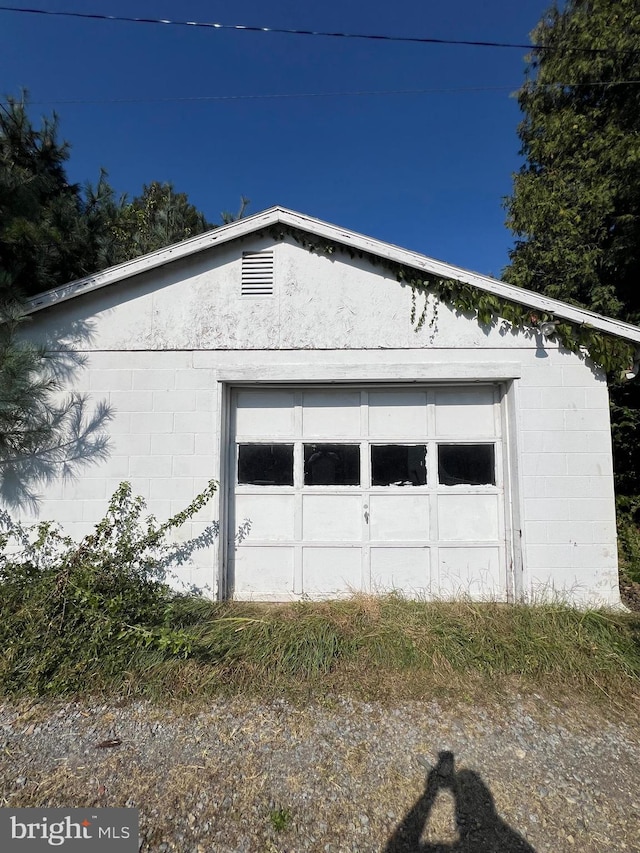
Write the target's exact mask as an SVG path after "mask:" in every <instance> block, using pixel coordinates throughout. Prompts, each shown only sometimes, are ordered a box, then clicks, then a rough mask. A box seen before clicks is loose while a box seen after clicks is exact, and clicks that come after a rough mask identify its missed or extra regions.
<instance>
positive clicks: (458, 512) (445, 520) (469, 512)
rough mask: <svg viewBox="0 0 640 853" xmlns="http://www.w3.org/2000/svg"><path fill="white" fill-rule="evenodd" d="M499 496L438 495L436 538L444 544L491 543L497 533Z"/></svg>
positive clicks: (496, 537) (495, 538) (498, 525)
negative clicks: (447, 542) (459, 542)
mask: <svg viewBox="0 0 640 853" xmlns="http://www.w3.org/2000/svg"><path fill="white" fill-rule="evenodd" d="M499 510H500V496H499V495H497V494H496V495H439V497H438V537H439V539H441V540H445V541H462V542H471V541H480V542H483V541H485V542H486V541H495V540H497V539H498V537H499V534H500V529H499V528H500V524H499Z"/></svg>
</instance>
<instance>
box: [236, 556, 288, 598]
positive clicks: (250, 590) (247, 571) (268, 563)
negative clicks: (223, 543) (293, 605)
mask: <svg viewBox="0 0 640 853" xmlns="http://www.w3.org/2000/svg"><path fill="white" fill-rule="evenodd" d="M294 557H295V554H294V549H293V548H286V547H277V546H276V547H272V548H269V547H260V546H252V547H240V548H239V549H238V550H237V552H236V559H235V567H236V568H235V593H236V595H239V596H240V597H243V598H247V597H254V598H259V597H260V596H261V595H265V596H278V595H287V594H291V593H292V592H293V588H294V565H295V560H294Z"/></svg>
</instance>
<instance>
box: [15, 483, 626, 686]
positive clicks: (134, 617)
mask: <svg viewBox="0 0 640 853" xmlns="http://www.w3.org/2000/svg"><path fill="white" fill-rule="evenodd" d="M214 488H215V484H210V486H209V487H208V489H207V490H206V491H205V492H203V494H202V495H199V496H197V497H196V499H195V500H194V501H193V502H192V504H191V505H190V506H189V507H188V508H187V509H186V510H185V511H184V512H182V513H179V514H178V515H177V516H174V517H173V518H171V519H169V520H168V521H167V522H165V523H164V524H163V525H158V524H157V523H156V521H155V519H153V518H152V517H149V518H146V519H144V520H143V512H144V508H145V507H144V501H142V499H141V498H133V497H132V495H131V489H130V487H129V485H128V484H127V483H124V484H122V485H121V487H120V488H119V489H118V490H117V492H116V493H115V494H114V496H113V498H112V499H111V502H110V504H109V509H108V511H107V514H106V516H105V518H104V519H103V520H102V521H101V522H99V524H98V525H96V528H95V531H94V532H93V533H91V534H90V535H89V536H87V537H85V538H84V539H83V540H82V541H81V542H80V543H75V542H73V541H72V540H71V539H69V538H68V537H64V536H62V535H61V534H60V533H59V532H58V531H57V530H56V529H55V528H54V527H53V526H52V525H49V524H42V525H39V526H37V528H35V529H34V530H26V529H24V528H22V527H21V526H20V525H18V524H16V523H13V522H12V521H11V519H9V518H8V516H6V514H5V515H4V516H1V517H0V648H2V655H0V692H3V693H5V694H12V695H25V694H29V695H54V696H63V695H67V696H68V695H73V694H87V693H96V692H101V693H104V692H110V693H113V692H118V693H120V694H124V695H137V696H147V697H152V698H156V699H166V698H169V697H170V698H175V699H189V700H190V701H193V700H196V699H198V698H202V699H204V698H206V697H209V696H212V695H214V694H216V693H220V692H225V693H233V692H235V693H249V692H250V693H257V694H259V695H261V696H268V695H281V694H283V693H286V694H288V695H294V694H307V693H310V692H311V693H314V694H317V695H321V694H336V693H337V692H342V693H345V692H346V693H350V694H351V695H358V696H362V697H369V698H373V697H376V698H379V697H387V698H408V697H423V696H432V695H434V692H436V691H437V692H440V691H453V692H456V693H463V694H469V695H472V696H474V695H480V694H481V692H482V691H486V689H487V687H492V688H498V689H500V687H501V686H503V685H505V686H506V685H507V684H512V683H513V682H514V680H515V681H517V682H519V683H521V684H523V685H525V684H526V685H528V686H532V687H534V688H537V689H538V690H541V691H545V690H548V691H551V692H556V691H558V690H559V689H569V690H581V691H585V692H590V693H592V694H594V693H595V694H598V695H601V694H602V693H603V692H604V693H606V694H608V695H610V696H619V695H622V694H631V693H640V614H631V613H623V612H607V611H587V612H581V611H577V610H574V609H572V608H570V607H566V606H563V605H560V604H557V605H550V604H547V605H540V606H535V607H533V606H532V607H527V606H524V605H513V606H508V605H504V604H497V603H487V604H478V603H473V602H471V601H458V602H455V603H451V602H449V603H447V602H444V601H436V602H430V603H426V602H418V601H409V600H405V599H404V598H402V597H401V596H398V595H389V596H384V597H367V596H361V595H356V596H353V597H352V598H350V599H348V600H343V601H332V602H324V603H317V604H313V603H310V602H300V603H292V604H287V605H260V604H251V603H248V604H242V603H225V604H214V603H212V602H210V601H207V600H205V599H203V598H199V597H195V596H193V595H176V594H174V593H172V592H171V591H170V590H169V588H168V587H167V586H166V585H165V584H164V583H163V582H162V565H163V560H166V559H168V558H171V559H172V560H175V559H182V558H183V557H184V549H185V547H186V546H184V545H182V546H180V547H179V548H178V550H176V548H175V547H174V546H171V545H167V544H166V542H165V540H166V534H167V532H168V531H169V530H171V529H172V528H173V527H176V526H179V525H180V524H182V523H183V522H184V520H185V519H188V518H190V517H192V516H193V514H194V513H195V512H196V511H197V510H198V509H199V508H200V507H201V506H202V505H203V504H204V503H205V502H206V500H208V499H209V497H210V496H211V494H212V493H213V489H214ZM2 525H4V531H5V532H2V529H1V528H2ZM10 541H13V542H14V543H17V548H18V550H16V549H15V548H14V549H13V550H12V548H10V547H8V546H9V543H10ZM639 547H640V546H639Z"/></svg>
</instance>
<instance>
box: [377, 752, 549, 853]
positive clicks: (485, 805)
mask: <svg viewBox="0 0 640 853" xmlns="http://www.w3.org/2000/svg"><path fill="white" fill-rule="evenodd" d="M441 790H449V791H451V793H452V794H453V798H454V801H455V821H456V828H457V830H458V835H459V840H458V841H454V842H453V843H451V844H430V843H427V842H424V841H421V837H422V834H423V832H424V830H425V828H426V826H427V822H428V821H429V817H430V814H431V810H432V808H433V805H434V803H435V801H436V797H437V795H438V792H439V791H441ZM385 853H536V851H535V850H534V848H533V847H532V846H531V845H530V844H529V843H528V842H527V841H525V840H524V838H523V837H522V836H521V835H520V834H519V833H517V832H516V831H515V830H514V829H511V827H510V826H509V825H508V824H506V823H505V822H504V821H503V820H502V819H501V818H500V817H499V815H498V813H497V812H496V808H495V805H494V802H493V797H492V796H491V791H490V790H489V788H488V787H487V786H486V785H485V784H484V782H483V781H482V779H481V777H480V775H479V774H478V773H475V772H474V771H473V770H459V771H457V772H456V771H455V769H454V755H453V753H452V752H441V753H440V755H439V757H438V763H437V764H436V766H435V767H433V768H432V769H431V770H430V771H429V773H428V774H427V781H426V783H425V789H424V792H423V794H422V795H421V796H420V797H419V799H418V800H416V802H415V803H414V805H413V806H412V807H411V809H410V810H409V811H408V812H407V814H406V815H405V817H404V820H403V821H402V823H400V824H399V826H398V827H397V828H396V830H395V831H394V832H393V834H392V835H391V837H390V838H389V841H388V842H387V846H386V847H385Z"/></svg>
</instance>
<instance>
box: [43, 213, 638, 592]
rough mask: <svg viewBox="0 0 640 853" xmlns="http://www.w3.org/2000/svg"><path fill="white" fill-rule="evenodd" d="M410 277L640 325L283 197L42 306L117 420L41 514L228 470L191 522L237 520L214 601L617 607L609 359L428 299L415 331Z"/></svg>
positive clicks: (176, 488)
mask: <svg viewBox="0 0 640 853" xmlns="http://www.w3.org/2000/svg"><path fill="white" fill-rule="evenodd" d="M398 270H404V271H405V275H406V271H407V270H415V271H416V275H417V276H421V277H423V278H424V277H425V276H434V277H437V278H441V279H448V280H452V281H459V282H466V283H468V284H471V285H473V286H474V287H475V288H477V290H478V292H480V293H482V292H488V293H491V294H495V295H496V296H499V297H500V298H502V299H506V300H510V301H512V302H514V303H516V304H518V305H526V306H530V308H531V311H532V313H534V312H538V313H539V314H540V315H541V316H542V315H543V312H544V316H547V315H553V316H554V317H555V318H556V319H557V320H561V319H566V320H568V321H570V322H572V323H576V324H582V323H589V324H591V325H592V326H593V327H595V328H596V329H599V330H601V331H602V332H604V333H607V334H610V335H614V336H619V337H621V338H624V339H627V340H629V341H632V342H635V343H636V344H638V343H640V329H638V328H636V327H634V326H629V325H627V324H624V323H620V322H618V321H614V320H611V319H608V318H604V317H599V316H598V315H595V314H592V313H590V312H587V311H582V310H580V309H578V308H575V307H573V306H569V305H566V304H564V303H561V302H557V301H554V300H550V299H546V298H545V297H543V296H540V295H539V294H534V293H530V292H527V291H524V290H521V289H519V288H515V287H512V286H509V285H506V284H504V283H502V282H499V281H496V280H493V279H490V278H487V277H484V276H480V275H477V274H474V273H470V272H468V271H465V270H462V269H459V268H457V267H452V266H450V265H448V264H444V263H441V262H438V261H434V260H432V259H429V258H426V257H424V256H422V255H418V254H416V253H413V252H409V251H406V250H403V249H400V248H397V247H395V246H391V245H388V244H385V243H382V242H380V241H377V240H373V239H370V238H367V237H364V236H362V235H359V234H355V233H353V232H350V231H346V230H344V229H342V228H338V227H336V226H333V225H329V224H327V223H324V222H320V221H318V220H316V219H312V218H310V217H308V216H304V215H301V214H298V213H294V212H291V211H288V210H284V209H282V208H272V209H271V210H268V211H266V212H264V213H261V214H257V215H256V216H252V217H249V218H247V219H243V220H241V221H238V222H235V223H232V224H230V225H227V226H224V227H222V228H219V229H217V230H214V231H212V232H209V233H208V234H205V235H202V236H199V237H195V238H193V239H191V240H187V241H185V242H184V243H181V244H179V245H177V246H173V247H170V248H168V249H164V250H162V251H159V252H155V253H153V254H150V255H147V256H145V257H142V258H139V259H137V260H134V261H131V262H128V263H126V264H122V265H120V266H118V267H114V268H112V269H109V270H106V271H104V272H102V273H99V274H97V275H94V276H90V277H89V278H86V279H83V280H82V281H78V282H74V283H72V284H70V285H68V286H66V287H63V288H59V289H57V290H54V291H50V292H49V293H46V294H43V295H41V296H39V297H37V298H35V299H34V300H33V301H32V303H31V306H30V309H31V313H32V323H31V326H30V331H29V334H30V336H33V337H34V338H37V339H41V340H42V339H45V340H48V341H49V342H50V345H51V347H52V348H58V349H63V350H64V349H74V350H76V351H82V352H84V353H85V354H86V355H87V357H88V358H87V364H86V366H85V367H84V368H83V369H82V370H81V371H79V372H78V374H77V375H76V378H75V380H74V385H73V387H74V389H75V390H79V391H88V392H90V394H91V396H92V398H93V399H94V400H95V401H96V402H97V401H101V400H104V401H106V402H107V403H108V404H109V405H110V406H111V407H112V408H113V410H114V412H115V417H114V419H113V421H112V423H111V424H110V425H109V432H110V434H111V452H110V455H109V457H108V459H107V460H106V461H103V462H100V463H99V464H96V465H94V466H91V467H88V468H86V469H85V470H84V471H83V472H82V474H81V475H80V476H79V477H77V478H76V479H72V480H66V481H63V480H58V481H54V482H52V483H51V484H49V485H48V486H47V487H46V489H45V490H44V492H43V496H42V501H41V504H40V507H39V510H38V514H39V517H41V518H47V519H50V518H53V519H55V520H57V521H59V522H61V523H62V524H63V525H64V527H65V529H66V530H67V531H68V532H69V533H70V534H72V535H73V536H75V537H79V536H81V535H84V534H85V533H87V532H89V531H90V529H91V527H92V525H93V524H94V523H95V522H96V521H97V520H98V519H99V518H101V517H102V515H103V514H104V511H105V508H106V504H107V500H108V498H109V496H110V495H111V494H112V492H113V491H114V490H115V489H116V487H117V486H118V484H119V483H120V482H121V481H122V480H129V481H130V482H131V483H132V486H133V490H134V492H135V493H137V494H141V495H143V496H144V497H145V498H146V499H147V502H148V507H149V511H150V512H153V513H154V514H156V515H157V516H158V517H159V518H164V517H168V516H169V515H170V514H171V513H173V512H176V511H177V510H179V509H182V508H184V506H186V505H187V504H188V503H189V502H190V501H191V499H192V498H193V497H194V496H195V495H196V494H197V493H198V492H199V491H200V490H201V489H202V488H203V486H204V485H205V484H206V482H207V481H208V480H209V479H211V478H214V479H216V480H218V481H219V482H220V484H221V485H220V489H219V491H218V493H217V495H216V499H215V501H213V502H212V503H211V504H209V505H208V506H207V507H206V508H205V509H204V510H202V511H201V512H200V513H199V515H198V517H197V519H196V520H195V521H193V522H192V523H191V524H188V525H186V527H185V529H184V531H183V532H182V534H181V535H182V536H184V537H185V538H189V537H194V536H197V535H199V534H200V533H202V531H203V530H204V529H205V527H206V526H207V525H208V524H210V523H211V522H212V521H213V520H216V521H219V524H220V535H219V537H218V539H217V541H216V543H215V545H214V546H212V547H210V548H206V549H204V550H200V551H197V552H195V553H194V555H193V558H192V564H191V565H190V566H189V567H187V568H184V567H183V569H182V570H181V571H182V572H183V576H184V578H185V580H186V581H187V582H189V583H193V584H195V585H196V586H199V587H202V588H204V587H207V588H209V589H210V590H211V591H212V593H213V594H214V595H216V596H218V597H236V598H254V599H260V600H288V599H292V598H299V597H310V598H329V597H335V596H338V595H342V594H345V593H348V592H349V591H354V590H364V591H371V592H384V591H388V590H399V591H402V592H403V593H405V594H407V595H409V596H414V597H418V596H419V597H434V596H440V597H452V596H457V595H468V596H471V597H473V598H487V597H492V598H496V599H499V600H504V601H514V600H519V599H525V600H531V599H532V598H542V597H549V596H554V595H557V596H562V597H565V598H567V599H569V600H571V601H572V602H574V603H576V604H579V605H585V604H602V605H615V604H617V603H618V602H619V594H618V573H617V552H616V530H615V511H614V493H613V474H612V457H611V436H610V425H609V408H608V394H607V386H606V382H605V378H604V375H603V374H602V372H601V371H599V370H598V369H597V368H594V366H593V364H592V363H591V362H590V361H589V360H588V358H586V357H585V356H584V355H577V354H573V353H571V352H568V351H566V350H565V349H563V348H562V347H560V346H559V344H558V343H557V342H555V341H554V338H553V336H551V337H545V336H544V335H543V334H542V333H541V332H540V330H539V328H533V327H532V329H531V330H529V331H520V332H515V331H513V330H512V329H511V330H510V329H509V324H508V323H506V322H496V323H493V324H492V325H491V326H489V325H482V324H481V323H479V322H478V320H477V318H473V317H471V316H470V315H469V314H461V313H459V312H457V311H455V310H453V309H452V308H450V307H448V306H447V305H446V304H444V303H442V302H440V303H439V302H438V301H437V300H436V299H434V298H433V297H431V298H430V300H429V301H428V303H427V314H426V322H425V323H424V324H423V325H422V327H421V328H419V329H418V330H417V331H416V329H415V325H416V324H415V323H412V321H411V312H412V300H413V298H414V294H413V293H412V288H411V287H410V286H408V285H407V284H405V283H403V282H398V280H397V279H398ZM420 299H421V297H420V296H419V297H418V302H420ZM419 312H420V307H419V310H418V313H419ZM52 342H55V343H52ZM27 517H28V516H27ZM245 520H248V521H249V522H250V530H249V533H248V535H247V536H246V537H245V538H244V539H242V541H241V542H237V541H236V532H237V530H238V528H239V526H240V525H241V524H243V522H244V521H245Z"/></svg>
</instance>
